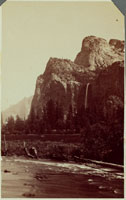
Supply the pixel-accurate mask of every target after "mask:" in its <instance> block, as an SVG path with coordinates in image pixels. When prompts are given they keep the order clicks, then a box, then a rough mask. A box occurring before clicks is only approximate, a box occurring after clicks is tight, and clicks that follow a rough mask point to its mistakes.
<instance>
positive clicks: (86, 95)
mask: <svg viewBox="0 0 126 200" xmlns="http://www.w3.org/2000/svg"><path fill="white" fill-rule="evenodd" d="M89 85H90V83H87V85H86V93H85V110H86V109H87V104H88V102H87V100H88V87H89Z"/></svg>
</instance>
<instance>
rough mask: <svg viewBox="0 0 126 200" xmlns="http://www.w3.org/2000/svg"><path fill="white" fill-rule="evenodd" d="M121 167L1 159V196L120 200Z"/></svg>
mask: <svg viewBox="0 0 126 200" xmlns="http://www.w3.org/2000/svg"><path fill="white" fill-rule="evenodd" d="M123 187H124V173H123V168H119V167H113V166H111V165H108V166H107V167H105V166H104V165H101V164H99V163H97V164H96V163H84V164H76V163H73V162H71V163H70V162H69V163H66V162H56V161H51V160H33V159H26V158H19V157H15V158H11V157H8V158H3V160H2V197H4V198H8V197H11V198H15V197H16V198H19V197H22V198H23V197H35V198H123V196H124V195H123V193H124V190H123Z"/></svg>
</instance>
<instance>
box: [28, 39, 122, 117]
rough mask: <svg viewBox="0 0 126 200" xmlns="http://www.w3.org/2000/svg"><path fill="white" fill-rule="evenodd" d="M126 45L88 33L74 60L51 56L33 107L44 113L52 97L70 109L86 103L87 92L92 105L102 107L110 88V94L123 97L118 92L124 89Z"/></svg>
mask: <svg viewBox="0 0 126 200" xmlns="http://www.w3.org/2000/svg"><path fill="white" fill-rule="evenodd" d="M123 47H124V42H123V41H119V40H118V41H117V40H110V42H109V43H107V41H106V40H104V39H102V38H96V37H95V36H89V37H86V38H85V39H84V40H83V42H82V49H81V52H80V53H79V54H78V55H77V57H76V59H75V62H72V61H70V60H67V59H58V58H50V59H49V61H48V63H47V66H46V69H45V72H44V74H43V75H40V76H39V77H38V78H37V82H36V90H35V94H34V97H33V101H32V105H31V109H33V110H34V112H35V114H36V115H39V116H41V115H42V112H43V108H44V106H45V105H46V103H47V102H48V101H49V100H50V99H53V100H54V101H55V102H56V101H58V102H59V103H61V104H62V105H63V108H64V111H66V112H67V111H68V109H69V106H70V105H71V104H72V106H73V107H75V108H76V107H78V106H81V105H85V99H86V95H88V97H87V98H88V105H90V107H92V106H93V105H95V106H96V107H99V106H100V105H101V107H103V104H101V103H100V102H104V101H102V98H103V94H104V96H106V98H108V96H107V92H108V90H110V95H117V96H120V93H118V91H121V92H123V70H124V69H123V66H124V63H123V62H122V61H123V60H124V50H123ZM117 61H118V62H117ZM113 63H115V64H114V65H113ZM111 65H112V66H111ZM120 66H121V68H120ZM120 69H121V70H120ZM104 74H106V77H107V78H106V77H104ZM120 83H121V84H120ZM87 84H88V85H89V88H88V91H87ZM111 84H112V87H111V88H110V85H111ZM118 87H119V88H120V89H119V90H118ZM87 92H88V94H86V93H87ZM100 93H101V94H102V95H99V94H100ZM97 98H99V100H98V101H97ZM121 101H122V100H121ZM97 103H98V104H97Z"/></svg>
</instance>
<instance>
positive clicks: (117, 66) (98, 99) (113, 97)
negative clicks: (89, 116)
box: [88, 61, 124, 118]
mask: <svg viewBox="0 0 126 200" xmlns="http://www.w3.org/2000/svg"><path fill="white" fill-rule="evenodd" d="M90 92H91V94H90ZM88 98H89V105H88V106H89V107H90V108H93V109H94V108H95V110H96V111H97V112H101V113H103V114H104V116H107V117H110V118H111V117H112V116H111V115H112V113H115V114H116V112H117V111H118V109H122V108H123V105H124V62H123V61H122V62H115V63H113V64H112V65H111V66H108V68H106V69H104V70H102V71H101V72H100V74H99V75H98V77H97V78H96V80H95V81H94V83H93V84H91V85H90V90H89V94H88Z"/></svg>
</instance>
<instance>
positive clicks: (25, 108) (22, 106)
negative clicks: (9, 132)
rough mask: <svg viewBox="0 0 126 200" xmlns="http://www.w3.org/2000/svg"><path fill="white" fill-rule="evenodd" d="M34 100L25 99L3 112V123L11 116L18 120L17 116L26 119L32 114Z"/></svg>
mask: <svg viewBox="0 0 126 200" xmlns="http://www.w3.org/2000/svg"><path fill="white" fill-rule="evenodd" d="M32 98H33V96H31V97H25V98H24V99H22V100H21V101H20V102H18V103H17V104H15V105H12V106H10V107H9V108H8V109H6V110H5V111H3V112H2V118H3V122H5V121H6V119H7V118H8V117H10V116H13V117H14V118H16V115H18V116H19V117H20V118H22V119H26V118H27V117H28V115H29V112H30V108H31V102H32Z"/></svg>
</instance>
